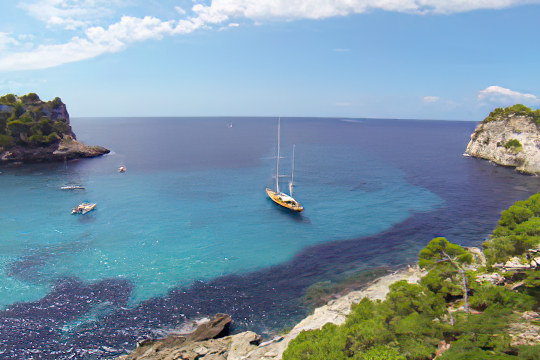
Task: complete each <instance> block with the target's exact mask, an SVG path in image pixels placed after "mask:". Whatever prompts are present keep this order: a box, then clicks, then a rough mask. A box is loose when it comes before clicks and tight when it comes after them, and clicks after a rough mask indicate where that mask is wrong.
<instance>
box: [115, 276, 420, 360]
mask: <svg viewBox="0 0 540 360" xmlns="http://www.w3.org/2000/svg"><path fill="white" fill-rule="evenodd" d="M423 275H424V272H423V271H421V270H420V269H419V268H418V267H408V268H406V269H403V270H400V271H397V272H395V273H393V274H389V275H385V276H382V277H380V278H378V279H376V280H374V281H373V282H372V283H371V284H370V285H368V286H367V287H366V288H365V289H363V290H357V291H352V292H350V293H348V294H347V295H344V296H342V297H339V298H337V299H335V300H332V301H330V302H329V303H328V304H326V305H324V306H321V307H319V308H317V309H315V311H314V312H313V314H311V315H309V316H308V317H306V318H305V319H304V320H302V321H300V322H299V323H298V324H297V325H296V326H295V327H294V328H293V329H292V330H291V331H289V332H288V333H287V334H285V335H282V336H276V337H274V338H273V339H272V340H269V341H264V342H261V337H260V336H259V335H257V334H256V333H254V332H252V331H245V332H242V333H239V334H235V335H229V336H224V337H219V335H218V334H220V335H222V334H224V333H226V331H227V328H228V326H229V324H230V322H231V318H230V316H228V315H224V314H217V315H216V316H214V317H213V318H212V319H210V320H209V321H207V322H204V323H203V324H201V325H199V327H198V328H197V329H196V330H195V331H194V332H193V333H191V334H186V335H169V336H167V337H165V338H163V339H159V340H144V341H142V342H139V343H138V344H137V349H136V350H134V351H133V352H132V353H131V354H129V355H123V356H120V357H119V358H118V360H168V359H171V360H172V359H182V360H196V359H200V360H202V359H204V360H280V359H281V358H282V355H283V352H284V351H285V349H286V348H287V346H288V344H289V342H290V341H292V340H293V339H294V338H296V337H297V336H298V334H300V333H301V332H302V331H305V330H314V329H320V328H321V327H323V326H324V325H325V324H327V323H332V324H336V325H340V324H343V323H344V322H345V319H346V317H347V315H348V314H349V313H350V311H351V305H352V304H355V303H358V302H360V300H361V299H362V298H364V297H367V298H369V299H371V300H382V299H384V298H385V297H386V294H388V292H389V291H390V289H389V287H390V285H391V284H393V283H395V282H397V281H401V280H406V281H408V282H410V283H416V282H418V281H419V280H420V278H421V277H422V276H423Z"/></svg>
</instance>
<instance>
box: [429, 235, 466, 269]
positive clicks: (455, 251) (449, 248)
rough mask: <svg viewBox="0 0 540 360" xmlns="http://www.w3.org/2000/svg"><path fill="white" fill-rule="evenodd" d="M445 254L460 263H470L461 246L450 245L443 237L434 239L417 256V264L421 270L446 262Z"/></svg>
mask: <svg viewBox="0 0 540 360" xmlns="http://www.w3.org/2000/svg"><path fill="white" fill-rule="evenodd" d="M444 253H445V254H447V255H448V256H450V257H451V258H456V260H457V261H458V262H460V263H470V262H471V261H472V256H471V254H469V253H468V252H467V251H465V249H463V248H462V247H461V246H459V245H456V244H452V243H450V242H449V241H448V240H446V239H445V238H443V237H437V238H434V239H433V240H431V241H430V242H429V244H427V246H426V247H425V248H424V249H422V250H421V251H420V254H419V255H418V264H419V265H420V267H421V268H426V267H429V266H432V265H434V264H437V263H439V262H440V261H442V260H446V256H445V255H444Z"/></svg>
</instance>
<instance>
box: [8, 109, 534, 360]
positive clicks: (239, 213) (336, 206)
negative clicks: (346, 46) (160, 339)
mask: <svg viewBox="0 0 540 360" xmlns="http://www.w3.org/2000/svg"><path fill="white" fill-rule="evenodd" d="M72 125H73V127H74V130H75V132H76V133H77V134H78V138H79V139H80V140H82V141H84V142H86V143H89V144H99V145H103V146H106V147H108V148H110V149H111V150H112V151H113V152H112V154H111V155H107V156H104V157H101V158H96V159H88V160H80V161H71V162H68V163H65V164H62V163H59V164H35V165H25V166H19V167H17V166H4V167H2V168H0V171H1V172H2V174H0V189H1V190H0V194H1V198H0V270H1V272H0V306H1V308H0V324H1V327H0V338H1V339H2V340H3V341H2V342H3V345H2V346H1V347H0V358H30V357H32V358H56V359H61V358H70V357H73V358H88V359H91V358H102V357H110V356H113V355H117V354H120V353H122V352H123V351H124V349H126V348H127V349H130V348H133V347H134V346H135V344H136V340H137V339H140V338H142V337H146V336H156V335H163V334H166V333H167V332H169V331H171V330H174V329H175V328H178V327H181V326H182V325H184V324H185V323H186V321H189V320H192V319H196V318H200V317H202V316H206V315H211V314H213V313H216V312H226V313H229V314H231V315H232V316H233V319H234V320H235V328H236V329H238V330H240V329H253V330H255V331H260V332H272V331H275V330H276V329H279V328H280V327H283V326H285V325H289V324H291V323H292V322H294V321H295V320H297V319H299V318H300V317H302V316H303V315H305V312H306V311H307V309H305V308H303V307H302V306H300V305H299V304H300V303H299V298H300V297H301V296H302V295H303V294H304V292H305V289H306V288H307V287H308V286H309V285H311V284H313V283H315V282H318V281H324V280H329V279H333V280H334V279H338V278H340V277H343V276H345V275H347V274H348V273H350V272H352V271H356V270H363V269H372V268H375V267H380V266H387V267H396V266H399V265H403V264H405V263H407V262H412V261H414V259H415V257H416V255H417V253H418V251H419V249H421V248H422V247H423V246H424V245H425V244H426V243H427V242H428V241H429V240H430V239H431V238H432V237H434V236H441V235H442V236H446V237H447V238H448V239H449V240H450V241H453V242H457V243H460V244H463V245H479V244H480V243H481V242H482V241H483V239H485V237H486V236H487V234H489V232H490V231H491V229H492V228H493V227H494V226H495V224H496V221H497V219H498V216H499V214H500V211H502V210H503V209H504V208H506V207H508V206H509V205H510V204H512V203H513V202H514V201H516V200H518V199H524V198H526V197H528V196H530V195H531V194H533V193H535V192H538V191H540V178H538V177H530V176H523V175H519V174H517V173H516V172H515V171H513V170H512V169H509V168H502V167H497V166H493V165H492V164H490V163H488V162H486V161H482V160H477V159H472V158H466V157H463V156H462V153H463V151H464V149H465V146H466V144H467V142H468V140H469V135H470V133H471V132H472V131H473V130H474V127H475V124H474V123H471V122H443V121H412V120H411V121H407V120H399V121H398V120H362V119H358V120H351V119H307V118H305V119H304V118H285V119H282V148H281V150H282V153H283V156H284V158H283V159H282V165H283V171H282V172H283V173H288V172H289V171H290V160H291V159H290V155H291V150H292V145H293V144H296V150H297V151H296V171H295V180H296V181H295V182H296V184H297V186H296V188H295V197H296V198H297V199H298V200H299V201H301V203H302V204H303V205H304V207H305V209H306V210H305V211H304V212H303V213H302V214H301V215H298V214H297V215H294V214H290V213H287V212H285V211H282V210H281V209H279V208H277V207H276V206H275V205H274V204H273V203H272V202H271V201H269V200H268V199H267V198H266V197H265V193H264V188H265V187H266V186H271V185H272V183H273V181H274V180H273V178H272V174H273V172H274V171H275V169H274V167H275V157H274V154H275V151H276V147H275V146H276V119H269V118H130V119H128V118H125V119H124V118H112V119H111V118H84V119H73V120H72ZM231 125H232V127H231ZM120 165H125V166H126V167H127V168H128V171H127V173H125V174H119V173H118V172H117V171H116V170H117V168H118V167H119V166H120ZM284 182H286V180H284ZM70 183H77V184H82V185H84V186H85V187H86V190H84V191H72V192H70V191H63V190H60V189H59V187H60V186H62V185H65V184H70ZM81 201H92V202H97V204H98V205H97V210H95V211H94V212H92V213H89V214H87V215H85V216H73V215H71V214H70V209H71V208H72V207H73V206H74V205H76V204H78V203H79V202H81Z"/></svg>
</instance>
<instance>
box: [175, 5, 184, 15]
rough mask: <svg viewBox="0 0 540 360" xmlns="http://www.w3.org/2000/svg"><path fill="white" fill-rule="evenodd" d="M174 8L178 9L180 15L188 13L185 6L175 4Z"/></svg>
mask: <svg viewBox="0 0 540 360" xmlns="http://www.w3.org/2000/svg"><path fill="white" fill-rule="evenodd" d="M174 10H176V12H177V13H179V14H180V15H184V14H185V13H186V10H184V8H182V7H180V6H175V7H174Z"/></svg>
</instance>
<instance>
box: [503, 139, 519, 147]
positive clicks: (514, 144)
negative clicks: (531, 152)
mask: <svg viewBox="0 0 540 360" xmlns="http://www.w3.org/2000/svg"><path fill="white" fill-rule="evenodd" d="M504 147H505V148H506V149H513V150H520V149H522V145H521V143H520V142H519V140H517V139H510V140H508V141H507V142H506V144H504Z"/></svg>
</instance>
